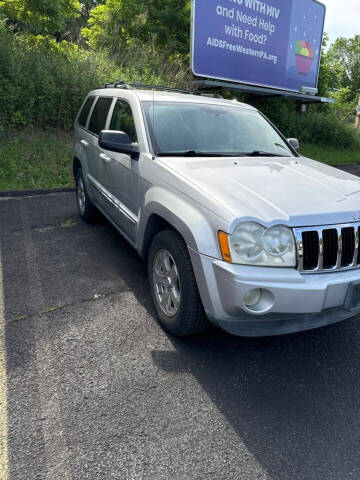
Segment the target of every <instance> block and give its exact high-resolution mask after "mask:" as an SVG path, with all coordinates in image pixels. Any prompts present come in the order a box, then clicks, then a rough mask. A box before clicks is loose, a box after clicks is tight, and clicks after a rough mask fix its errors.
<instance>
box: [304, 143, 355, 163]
mask: <svg viewBox="0 0 360 480" xmlns="http://www.w3.org/2000/svg"><path fill="white" fill-rule="evenodd" d="M300 153H301V155H303V156H304V157H308V158H312V159H313V160H317V161H318V162H322V163H327V164H329V165H345V164H351V163H359V162H360V152H359V150H358V149H355V150H354V149H340V148H335V147H328V146H325V145H315V144H310V143H302V144H300Z"/></svg>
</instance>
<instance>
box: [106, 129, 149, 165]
mask: <svg viewBox="0 0 360 480" xmlns="http://www.w3.org/2000/svg"><path fill="white" fill-rule="evenodd" d="M99 147H101V148H103V149H104V150H109V151H110V152H117V153H124V154H125V155H130V156H131V158H132V159H134V160H138V158H139V153H140V150H139V145H138V144H137V143H132V142H131V140H130V138H129V135H128V134H127V133H124V132H117V131H113V130H102V132H100V136H99Z"/></svg>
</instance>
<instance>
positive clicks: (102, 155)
mask: <svg viewBox="0 0 360 480" xmlns="http://www.w3.org/2000/svg"><path fill="white" fill-rule="evenodd" d="M99 157H100V158H101V160H104V162H105V163H110V162H111V158H110V157H108V156H107V155H106V154H105V153H100V155H99Z"/></svg>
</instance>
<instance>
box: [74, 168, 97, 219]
mask: <svg viewBox="0 0 360 480" xmlns="http://www.w3.org/2000/svg"><path fill="white" fill-rule="evenodd" d="M75 180H76V204H77V207H78V211H79V215H80V217H81V218H82V219H83V220H84V222H86V223H92V222H93V221H94V220H95V219H96V217H97V210H96V207H95V206H94V204H93V203H92V201H91V200H90V198H89V195H88V194H87V192H86V187H85V181H84V176H83V173H82V170H81V168H79V169H78V171H77V172H76V179H75Z"/></svg>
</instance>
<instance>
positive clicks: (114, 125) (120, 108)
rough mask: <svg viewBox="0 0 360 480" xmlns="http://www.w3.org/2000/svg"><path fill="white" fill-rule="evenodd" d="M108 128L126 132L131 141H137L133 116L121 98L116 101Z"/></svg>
mask: <svg viewBox="0 0 360 480" xmlns="http://www.w3.org/2000/svg"><path fill="white" fill-rule="evenodd" d="M110 130H117V131H119V132H124V133H127V134H128V135H129V137H130V140H131V141H132V142H137V136H136V129H135V122H134V117H133V114H132V112H131V108H130V105H129V104H128V103H126V102H123V101H122V100H118V101H117V102H116V105H115V108H114V113H113V116H112V119H111V123H110Z"/></svg>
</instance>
